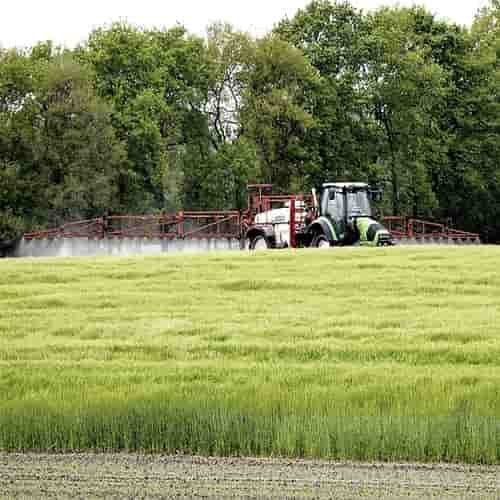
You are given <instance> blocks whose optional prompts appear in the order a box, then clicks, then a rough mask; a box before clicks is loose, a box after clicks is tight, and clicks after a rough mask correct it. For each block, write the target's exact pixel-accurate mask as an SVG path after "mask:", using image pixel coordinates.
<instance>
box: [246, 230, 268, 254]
mask: <svg viewBox="0 0 500 500" xmlns="http://www.w3.org/2000/svg"><path fill="white" fill-rule="evenodd" d="M268 249H269V242H268V241H267V239H266V237H265V236H263V235H262V234H258V235H257V236H255V238H253V239H252V241H250V250H253V251H255V252H260V251H262V250H268Z"/></svg>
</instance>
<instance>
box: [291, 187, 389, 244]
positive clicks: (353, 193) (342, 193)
mask: <svg viewBox="0 0 500 500" xmlns="http://www.w3.org/2000/svg"><path fill="white" fill-rule="evenodd" d="M380 197H381V191H380V190H376V189H372V188H370V186H369V185H368V184H364V183H361V182H345V183H328V184H323V186H322V189H321V196H320V200H319V202H318V200H317V195H316V192H314V191H313V199H314V205H315V207H316V212H315V214H316V215H317V217H316V218H314V220H312V221H311V222H310V223H308V224H306V227H305V228H304V229H305V232H304V231H301V236H300V237H299V240H300V239H303V240H304V243H305V244H306V245H307V246H313V247H326V246H334V245H342V246H346V245H365V246H390V245H393V244H394V242H393V238H392V235H391V233H390V232H389V231H388V230H387V229H385V228H384V227H383V226H382V225H381V224H379V223H378V222H377V221H376V220H375V219H373V210H372V205H371V201H372V200H379V199H380Z"/></svg>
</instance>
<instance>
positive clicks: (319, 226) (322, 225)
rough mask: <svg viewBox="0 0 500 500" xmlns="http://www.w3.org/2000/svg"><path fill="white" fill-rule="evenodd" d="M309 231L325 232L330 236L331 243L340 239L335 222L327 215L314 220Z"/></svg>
mask: <svg viewBox="0 0 500 500" xmlns="http://www.w3.org/2000/svg"><path fill="white" fill-rule="evenodd" d="M307 232H308V234H310V235H313V234H316V233H323V234H324V235H325V236H326V237H327V238H328V241H329V242H330V243H333V242H335V241H337V240H338V238H337V234H336V233H335V228H334V227H333V224H332V223H331V221H329V220H328V219H327V218H326V217H320V218H319V219H316V220H315V221H314V222H312V223H311V225H310V226H309V228H308V230H307Z"/></svg>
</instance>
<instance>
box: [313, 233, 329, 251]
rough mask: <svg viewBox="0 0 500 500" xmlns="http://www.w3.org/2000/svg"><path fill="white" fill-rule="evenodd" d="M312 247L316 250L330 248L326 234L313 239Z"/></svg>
mask: <svg viewBox="0 0 500 500" xmlns="http://www.w3.org/2000/svg"><path fill="white" fill-rule="evenodd" d="M312 246H313V247H314V248H330V247H331V245H330V242H329V241H328V238H327V237H326V236H325V235H324V234H318V235H316V236H315V237H314V238H313V241H312Z"/></svg>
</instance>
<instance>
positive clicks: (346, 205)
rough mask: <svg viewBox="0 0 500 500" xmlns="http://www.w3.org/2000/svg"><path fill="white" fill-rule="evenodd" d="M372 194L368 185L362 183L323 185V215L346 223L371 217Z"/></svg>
mask: <svg viewBox="0 0 500 500" xmlns="http://www.w3.org/2000/svg"><path fill="white" fill-rule="evenodd" d="M372 192H373V191H371V190H370V187H369V186H368V184H364V183H361V182H355V183H335V184H323V190H322V199H321V213H322V214H324V215H328V216H330V217H331V218H332V219H333V220H335V221H340V220H343V221H344V222H348V221H350V220H352V219H354V218H355V217H371V216H372V207H371V201H370V195H371V193H372Z"/></svg>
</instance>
